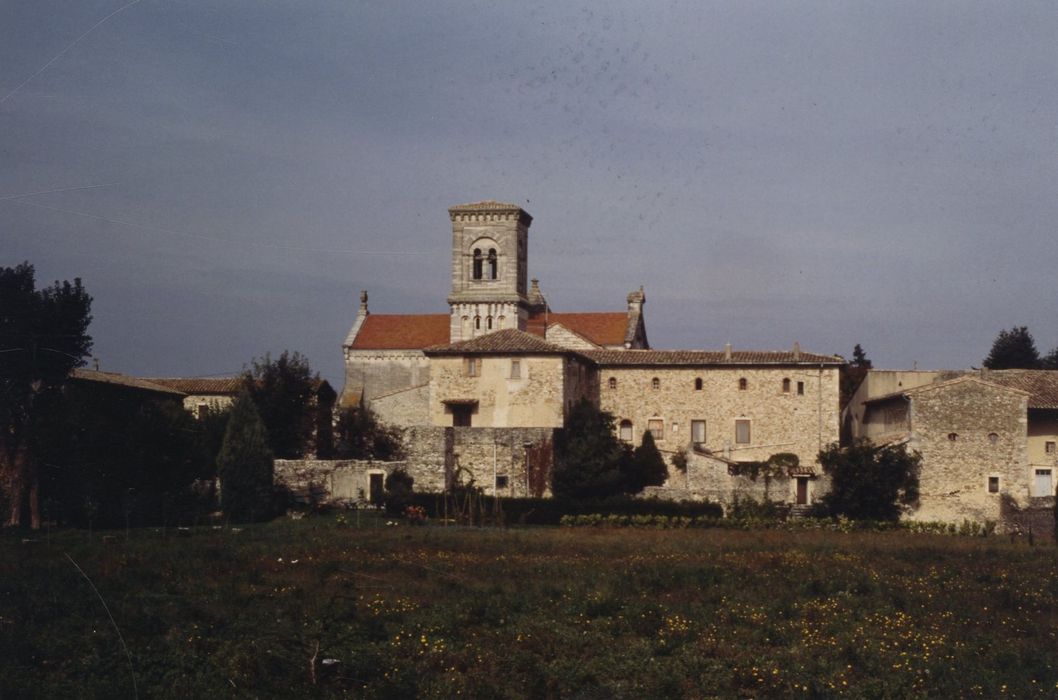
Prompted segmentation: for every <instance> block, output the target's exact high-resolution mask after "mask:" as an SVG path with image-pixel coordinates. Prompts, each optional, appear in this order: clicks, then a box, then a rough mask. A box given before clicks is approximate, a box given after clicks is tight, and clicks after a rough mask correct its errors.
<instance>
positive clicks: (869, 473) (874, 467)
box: [819, 438, 922, 520]
mask: <svg viewBox="0 0 1058 700" xmlns="http://www.w3.org/2000/svg"><path fill="white" fill-rule="evenodd" d="M819 463H820V464H821V465H822V466H823V471H824V472H825V473H827V474H828V475H830V479H831V482H830V493H828V494H827V495H825V496H824V497H823V506H824V508H826V510H827V511H828V512H829V514H830V515H832V516H837V515H844V516H846V517H848V518H852V519H855V520H896V519H898V518H899V517H900V510H901V506H906V505H911V504H913V503H915V502H916V501H917V500H918V474H919V469H920V467H921V464H922V456H921V455H920V454H918V453H917V452H908V451H907V447H906V446H905V445H886V446H882V447H878V446H875V445H874V444H872V443H871V442H870V441H869V440H866V439H863V438H861V439H859V440H856V441H855V442H853V443H852V444H851V445H849V446H848V447H840V446H839V445H838V444H836V443H835V444H833V445H831V446H830V447H828V448H826V449H825V450H822V451H821V452H820V453H819Z"/></svg>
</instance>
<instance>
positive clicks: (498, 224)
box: [448, 200, 533, 343]
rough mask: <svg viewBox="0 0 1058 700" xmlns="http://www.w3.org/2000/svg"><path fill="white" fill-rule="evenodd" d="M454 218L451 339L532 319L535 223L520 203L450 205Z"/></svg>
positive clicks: (520, 325)
mask: <svg viewBox="0 0 1058 700" xmlns="http://www.w3.org/2000/svg"><path fill="white" fill-rule="evenodd" d="M448 216H449V218H450V219H451V220H452V291H451V292H450V293H449V295H448V305H449V306H450V307H451V309H452V320H451V328H450V332H449V337H450V341H451V342H453V343H456V342H459V341H460V340H469V339H471V338H475V337H477V336H479V335H483V334H485V333H491V332H492V331H498V330H502V329H504V328H517V329H518V330H521V331H524V330H525V327H526V321H527V320H528V318H529V300H528V298H527V296H526V291H527V289H526V287H527V285H526V278H527V267H528V265H527V262H528V254H529V225H530V224H531V223H532V221H533V217H531V216H529V214H528V213H527V212H526V211H525V210H524V209H522V208H521V207H519V206H518V205H517V204H504V203H503V202H496V201H492V200H489V201H485V202H475V203H474V204H461V205H458V206H455V207H452V208H451V209H449V210H448Z"/></svg>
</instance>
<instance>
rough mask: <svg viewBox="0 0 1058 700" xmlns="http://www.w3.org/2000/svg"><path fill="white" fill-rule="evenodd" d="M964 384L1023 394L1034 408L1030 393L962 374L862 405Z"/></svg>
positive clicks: (883, 395)
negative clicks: (970, 383) (971, 383)
mask: <svg viewBox="0 0 1058 700" xmlns="http://www.w3.org/2000/svg"><path fill="white" fill-rule="evenodd" d="M966 382H973V383H975V384H982V385H984V386H986V387H992V388H995V389H1002V390H1004V391H1011V392H1014V393H1018V394H1024V395H1026V396H1029V397H1030V399H1029V404H1030V407H1032V408H1036V407H1035V406H1031V404H1032V399H1031V394H1030V392H1028V391H1025V390H1022V389H1018V388H1017V387H1014V386H1007V385H1005V384H1002V383H1000V382H996V381H992V377H991V376H989V378H988V379H981V378H980V377H978V376H977V375H976V374H964V375H962V376H961V377H955V378H954V379H947V380H945V381H941V382H932V383H930V384H920V385H919V386H914V387H911V388H910V389H901V390H900V391H893V392H890V393H888V394H882V395H881V396H874V397H872V398H869V399H867V400H866V401H864V403H866V404H871V403H881V402H882V401H889V400H891V399H894V398H897V397H899V396H915V395H916V394H925V393H927V392H930V391H936V390H937V389H946V388H948V387H950V386H954V385H956V384H965V383H966Z"/></svg>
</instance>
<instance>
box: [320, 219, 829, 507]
mask: <svg viewBox="0 0 1058 700" xmlns="http://www.w3.org/2000/svg"><path fill="white" fill-rule="evenodd" d="M448 214H449V219H450V222H451V230H452V259H451V279H452V287H451V290H450V292H449V294H448V299H447V301H448V307H449V311H448V313H447V314H374V313H371V312H370V311H369V310H368V294H367V292H361V296H360V308H359V310H358V312H357V314H356V318H355V320H354V322H353V325H352V329H351V330H350V331H349V334H348V337H347V338H346V340H345V343H344V345H343V350H344V357H345V387H344V389H343V392H342V397H341V403H342V404H343V405H346V406H354V405H364V406H368V407H370V408H371V409H372V410H373V411H374V412H375V413H376V415H377V416H378V417H379V418H380V419H381V420H382V421H384V422H386V423H390V424H393V425H396V426H398V427H401V428H404V429H405V438H406V443H407V446H408V448H409V449H408V453H409V456H408V460H409V468H410V469H412V470H413V471H420V473H421V472H422V470H429V469H434V470H435V471H436V470H437V469H438V468H439V465H440V464H442V460H441V459H440V458H439V457H437V455H434V454H431V453H430V452H431V451H433V452H436V451H437V450H443V451H445V455H444V459H443V465H444V467H443V468H444V469H445V470H446V472H447V471H448V470H449V469H450V468H451V467H452V465H453V461H458V462H459V464H458V466H459V467H460V468H463V469H466V470H469V471H470V472H471V473H473V474H474V475H475V479H476V483H477V484H479V485H484V486H485V490H486V492H487V493H497V494H499V495H511V496H514V495H525V494H526V492H527V491H526V489H527V488H528V487H527V486H526V484H527V483H528V481H529V479H528V473H527V472H528V471H530V470H531V469H532V465H531V464H530V463H529V459H528V457H527V455H529V454H531V453H532V454H537V453H539V449H538V448H539V446H540V445H541V444H550V440H549V437H548V436H549V435H551V434H553V432H554V431H555V430H558V429H561V428H562V426H563V424H564V422H565V419H566V417H567V416H568V413H569V411H570V409H571V408H572V406H573V405H574V404H575V403H576V402H577V401H580V400H581V399H587V400H588V401H591V402H592V403H593V404H595V405H596V406H598V407H600V408H601V409H602V410H605V411H608V412H610V413H611V414H613V416H614V417H615V420H616V425H615V429H616V430H617V431H618V436H619V437H620V438H621V439H622V440H625V441H627V442H628V443H630V444H633V445H634V444H638V443H639V442H640V441H641V439H642V436H643V434H644V432H645V431H650V432H651V434H652V435H653V437H654V439H655V442H656V443H657V445H658V447H659V449H660V450H661V451H662V453H663V455H667V456H669V457H671V456H672V455H675V454H676V453H685V454H686V455H687V462H688V466H687V469H686V470H685V471H682V472H677V471H676V470H675V468H674V467H670V469H669V472H670V476H669V480H668V483H667V484H666V485H665V486H664V487H662V488H659V489H657V490H656V491H657V493H658V495H664V496H669V497H674V498H709V499H710V500H714V501H721V502H730V501H731V499H732V498H733V497H734V496H735V495H738V494H741V495H756V496H758V497H759V496H767V497H769V498H771V499H773V500H780V501H784V500H785V501H788V502H790V503H791V504H801V505H808V504H810V503H811V502H812V500H813V499H814V498H816V497H818V495H820V494H821V493H822V492H823V491H825V488H826V487H825V484H824V481H823V478H822V475H821V474H820V470H819V467H818V464H817V463H816V455H817V454H818V452H819V450H820V449H821V448H822V447H825V446H826V445H827V444H829V443H832V442H836V441H837V440H838V438H839V425H840V421H839V417H840V406H839V373H840V370H841V367H842V366H843V365H844V360H843V359H842V358H840V357H838V356H834V355H819V354H814V353H809V352H803V351H802V350H801V349H800V347H799V346H798V345H797V344H796V343H794V344H793V347H792V349H791V350H786V351H743V350H733V349H732V348H731V347H730V346H726V347H725V348H723V349H721V350H713V351H710V350H657V349H654V348H651V346H650V344H649V342H648V340H647V331H646V321H645V318H644V306H645V304H646V294H645V293H644V291H643V288H642V287H639V288H638V289H635V290H634V291H632V292H631V293H629V294H628V295H627V298H626V306H625V308H624V310H622V311H609V312H562V311H554V310H552V309H551V308H550V306H549V304H548V302H547V300H546V299H545V298H544V295H543V293H542V292H541V290H540V286H539V283H538V282H537V280H535V279H532V280H530V278H529V275H528V260H529V227H530V224H531V223H532V220H533V219H532V217H531V216H530V215H529V214H528V213H527V212H526V211H525V210H523V209H522V208H521V207H519V206H517V205H514V204H505V203H501V202H496V201H484V202H477V203H473V204H465V205H460V206H455V207H452V208H451V209H449V210H448ZM439 431H440V432H439ZM474 445H477V447H473V446H474ZM482 445H485V447H481V446H482ZM461 446H462V447H461ZM489 446H491V447H489ZM778 453H783V454H785V455H787V456H789V455H793V456H794V459H793V462H792V463H791V464H792V466H790V467H789V468H788V469H787V471H786V472H784V473H783V474H778V475H770V476H769V478H768V479H759V480H758V479H757V475H756V472H753V474H752V475H747V474H748V473H749V472H748V470H742V469H740V468H739V464H740V463H748V462H754V461H763V460H766V459H768V457H770V456H772V455H774V454H778ZM497 465H501V466H500V467H498V466H497ZM522 472H525V473H522ZM422 476H423V477H424V478H425V480H424V481H418V480H417V482H416V483H435V484H436V483H438V481H437V478H436V477H437V475H432V476H431V475H428V474H425V473H422ZM501 477H502V478H501ZM758 482H759V483H758ZM441 483H443V481H442V482H441ZM758 491H759V492H760V493H759V494H758V493H757V492H758Z"/></svg>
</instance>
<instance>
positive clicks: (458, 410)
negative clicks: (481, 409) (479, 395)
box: [452, 404, 474, 428]
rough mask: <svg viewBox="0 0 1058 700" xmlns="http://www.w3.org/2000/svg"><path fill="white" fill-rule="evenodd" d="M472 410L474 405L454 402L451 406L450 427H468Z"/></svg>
mask: <svg viewBox="0 0 1058 700" xmlns="http://www.w3.org/2000/svg"><path fill="white" fill-rule="evenodd" d="M473 412H474V407H473V406H470V405H468V404H455V405H453V406H452V427H453V428H469V427H470V416H471V415H472V414H473Z"/></svg>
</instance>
